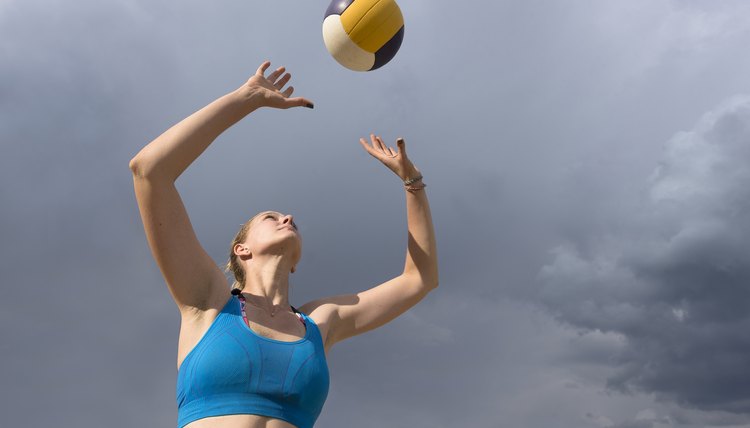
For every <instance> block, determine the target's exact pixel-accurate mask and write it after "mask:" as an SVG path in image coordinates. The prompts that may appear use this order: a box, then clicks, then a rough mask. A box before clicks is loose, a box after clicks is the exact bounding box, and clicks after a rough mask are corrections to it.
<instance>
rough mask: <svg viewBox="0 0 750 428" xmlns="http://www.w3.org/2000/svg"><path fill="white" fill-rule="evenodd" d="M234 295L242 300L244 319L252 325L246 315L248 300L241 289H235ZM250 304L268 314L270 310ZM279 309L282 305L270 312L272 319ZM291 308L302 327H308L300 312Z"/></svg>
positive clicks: (233, 290)
mask: <svg viewBox="0 0 750 428" xmlns="http://www.w3.org/2000/svg"><path fill="white" fill-rule="evenodd" d="M232 295H234V296H237V298H238V299H239V300H240V304H241V305H240V306H241V312H242V318H243V319H244V320H245V324H248V325H250V324H249V323H248V321H247V314H246V313H245V304H246V303H247V299H246V298H245V296H244V295H243V294H242V292H241V291H240V290H239V289H237V288H233V289H232ZM250 304H251V305H253V306H255V307H256V308H260V309H263V310H264V311H266V312H268V309H266V308H264V307H262V306H258V305H257V304H255V303H253V302H250ZM279 307H281V305H278V306H274V308H273V310H272V311H271V312H270V314H271V316H272V317H273V316H276V311H277V310H278V308H279ZM289 307H290V308H291V309H292V312H294V314H295V315H297V318H298V319H299V321H300V322H301V323H302V325H306V324H305V320H304V318H303V317H302V315H301V314H300V313H299V311H297V309H295V308H294V306H292V305H289Z"/></svg>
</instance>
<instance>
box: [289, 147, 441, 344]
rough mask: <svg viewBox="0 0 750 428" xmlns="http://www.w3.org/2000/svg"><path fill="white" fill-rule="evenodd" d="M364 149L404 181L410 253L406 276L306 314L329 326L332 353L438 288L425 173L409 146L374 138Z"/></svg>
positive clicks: (310, 306)
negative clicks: (414, 161)
mask: <svg viewBox="0 0 750 428" xmlns="http://www.w3.org/2000/svg"><path fill="white" fill-rule="evenodd" d="M360 144H361V145H362V147H363V148H364V149H365V150H366V151H367V152H368V153H369V154H370V155H372V156H373V157H374V158H376V159H378V160H379V161H381V162H382V163H383V164H384V165H385V166H386V167H388V168H389V169H390V170H391V171H393V172H394V173H395V174H396V175H397V176H398V177H399V178H400V179H401V180H402V181H404V187H405V193H406V217H407V230H408V238H407V248H406V262H405V263H404V271H403V273H401V275H399V276H397V277H395V278H393V279H391V280H389V281H386V282H384V283H382V284H380V285H378V286H375V287H373V288H370V289H369V290H365V291H362V292H360V293H356V294H349V295H340V296H333V297H328V298H324V299H320V300H316V301H313V302H310V303H307V304H305V305H303V306H302V307H300V309H301V310H302V311H303V312H305V313H307V314H309V315H310V316H311V317H313V319H315V320H316V321H319V322H320V323H321V324H323V325H322V326H321V327H323V329H324V330H325V331H326V332H327V334H326V348H329V347H330V346H332V345H333V344H334V343H336V342H340V341H342V340H344V339H346V338H349V337H352V336H356V335H358V334H362V333H364V332H366V331H369V330H372V329H374V328H377V327H380V326H382V325H383V324H386V323H387V322H389V321H391V320H393V319H394V318H396V317H397V316H399V315H401V314H402V313H404V312H406V311H407V310H408V309H409V308H411V307H412V306H414V305H416V304H417V303H418V302H419V301H420V300H422V299H423V298H424V297H425V296H426V295H427V293H429V292H430V291H432V290H434V289H435V288H436V287H437V286H438V261H437V245H436V243H435V231H434V228H433V225H432V215H431V213H430V204H429V202H428V201H427V193H426V190H425V185H424V183H422V178H421V174H420V172H419V170H418V169H417V168H416V167H415V166H414V165H413V164H412V162H411V161H410V160H409V158H408V157H407V155H406V143H405V142H404V140H403V139H402V138H399V139H398V140H397V141H396V144H397V148H396V149H395V150H394V149H393V148H390V147H388V146H387V145H386V144H385V143H384V142H383V140H382V139H381V138H380V137H378V136H375V135H370V143H369V144H368V142H367V141H366V140H365V139H360Z"/></svg>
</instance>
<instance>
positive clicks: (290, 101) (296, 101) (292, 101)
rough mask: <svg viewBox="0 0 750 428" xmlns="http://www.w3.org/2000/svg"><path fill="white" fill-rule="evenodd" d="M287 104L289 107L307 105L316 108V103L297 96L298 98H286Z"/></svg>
mask: <svg viewBox="0 0 750 428" xmlns="http://www.w3.org/2000/svg"><path fill="white" fill-rule="evenodd" d="M286 106H287V107H307V108H315V104H314V103H313V102H312V101H310V100H308V99H307V98H302V97H297V98H287V99H286Z"/></svg>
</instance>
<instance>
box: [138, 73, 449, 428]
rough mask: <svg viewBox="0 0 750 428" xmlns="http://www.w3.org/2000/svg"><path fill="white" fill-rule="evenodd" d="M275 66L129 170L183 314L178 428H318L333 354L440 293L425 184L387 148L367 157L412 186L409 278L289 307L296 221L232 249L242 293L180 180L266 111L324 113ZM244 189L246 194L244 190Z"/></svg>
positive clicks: (262, 218)
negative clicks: (216, 257)
mask: <svg viewBox="0 0 750 428" xmlns="http://www.w3.org/2000/svg"><path fill="white" fill-rule="evenodd" d="M269 66H270V62H268V61H266V62H264V63H263V64H262V65H261V66H260V67H259V68H258V70H257V72H256V73H255V75H254V76H252V77H251V78H250V79H249V80H248V81H247V82H246V83H245V84H244V85H242V86H241V87H240V88H239V89H237V90H235V91H233V92H231V93H229V94H227V95H224V96H223V97H221V98H219V99H217V100H216V101H214V102H212V103H211V104H209V105H208V106H206V107H204V108H203V109H201V110H199V111H198V112H196V113H194V114H192V115H191V116H190V117H188V118H186V119H184V120H183V121H181V122H180V123H178V124H177V125H175V126H173V127H172V128H170V129H169V130H168V131H166V132H165V133H164V134H162V135H161V136H159V137H158V138H156V139H155V140H154V141H152V142H151V143H150V144H148V145H147V146H146V147H144V148H143V149H142V150H141V151H140V153H138V154H137V155H136V156H135V158H133V160H131V162H130V169H131V170H132V172H133V182H134V186H135V194H136V198H137V200H138V207H139V209H140V212H141V218H142V220H143V225H144V228H145V231H146V237H147V238H148V243H149V246H150V247H151V251H152V253H153V256H154V258H155V259H156V262H157V264H158V265H159V268H160V269H161V272H162V274H163V275H164V279H165V280H166V282H167V286H168V287H169V291H170V293H171V295H172V297H173V298H174V301H175V303H176V304H177V306H178V308H179V310H180V314H181V326H180V336H179V344H178V351H177V367H178V379H177V401H178V409H179V410H178V419H179V421H178V425H179V426H180V427H186V426H187V427H189V428H205V427H211V428H261V427H264V428H292V427H297V428H305V427H311V426H312V425H313V424H314V422H315V420H316V418H317V417H318V415H319V414H320V411H321V409H322V406H323V402H324V401H325V398H326V395H327V393H328V367H327V364H326V359H325V354H326V353H327V352H328V351H329V350H330V349H331V347H332V346H333V345H334V344H336V343H337V342H340V341H342V340H344V339H346V338H349V337H352V336H355V335H357V334H361V333H364V332H366V331H368V330H372V329H374V328H376V327H379V326H381V325H383V324H385V323H387V322H389V321H391V320H392V319H394V318H396V317H397V316H398V315H400V314H402V313H403V312H404V311H406V310H407V309H409V308H410V307H412V306H414V305H415V304H416V303H417V302H419V301H420V300H421V299H422V298H423V297H424V296H425V295H426V294H427V293H428V292H429V291H430V290H432V289H434V288H435V287H437V284H438V269H437V255H436V247H435V237H434V232H433V227H432V220H431V216H430V208H429V204H428V202H427V196H426V195H425V190H424V187H425V185H424V184H423V183H422V181H421V180H422V178H421V175H420V174H419V171H418V170H417V168H415V167H414V165H413V164H412V163H411V161H409V159H408V157H407V156H406V151H405V143H404V141H403V139H399V140H398V141H397V144H398V147H397V148H396V149H393V148H390V147H387V146H386V145H385V144H384V143H383V140H382V139H380V137H376V136H374V135H371V136H370V141H369V142H367V141H366V140H365V139H360V144H361V145H362V147H363V148H364V149H365V150H366V151H367V152H368V153H370V154H371V155H372V156H373V157H375V158H376V159H378V160H380V161H381V162H382V163H383V164H385V166H387V167H388V168H389V169H390V170H391V171H393V172H394V173H395V174H396V175H398V176H399V178H401V179H402V180H403V181H404V183H405V189H406V208H407V222H408V232H409V234H408V246H407V252H406V263H405V265H404V271H403V273H402V274H401V275H399V276H397V277H395V278H393V279H391V280H389V281H386V282H384V283H383V284H380V285H378V286H376V287H373V288H371V289H369V290H366V291H363V292H360V293H356V294H350V295H340V296H332V297H326V298H322V299H319V300H314V301H311V302H309V303H306V304H304V305H302V306H300V307H299V310H297V309H296V308H294V307H292V306H291V305H290V304H289V274H291V273H292V272H294V270H295V266H296V265H297V263H298V262H299V260H300V256H301V248H302V247H301V239H300V235H299V232H298V231H297V228H296V225H295V223H294V218H293V217H292V215H291V214H282V213H278V212H274V211H266V212H262V213H260V214H259V215H256V216H255V217H253V218H252V219H251V220H250V221H248V222H247V223H246V224H245V225H243V227H242V229H241V230H240V231H239V233H238V234H237V236H236V237H235V239H234V241H233V242H232V246H231V249H230V261H229V264H228V265H229V266H228V268H229V269H230V270H231V271H232V273H233V274H234V276H235V282H234V286H233V287H231V288H232V290H231V293H230V286H229V284H228V282H227V279H226V277H225V276H224V273H223V272H222V271H221V269H219V268H218V267H217V266H216V265H215V264H214V261H213V260H212V259H211V258H210V257H209V256H208V254H206V252H205V251H204V250H203V248H202V247H201V245H200V243H199V242H198V240H197V238H196V236H195V233H194V232H193V229H192V226H191V225H190V220H189V219H188V215H187V212H186V211H185V207H184V205H183V204H182V201H181V199H180V196H179V194H178V192H177V189H176V188H175V180H176V179H177V177H179V176H180V174H182V172H183V171H184V170H185V169H186V168H187V167H188V166H189V165H190V164H191V163H192V162H193V161H194V160H195V159H196V158H197V157H198V156H200V154H201V153H202V152H203V151H204V150H205V149H206V148H207V147H208V146H209V144H211V142H213V140H214V139H215V138H216V137H218V136H219V134H221V133H222V132H223V131H224V130H226V129H227V128H229V127H230V126H232V125H233V124H234V123H236V122H237V121H239V120H240V119H242V118H243V117H245V116H246V115H248V114H250V113H251V112H253V111H255V110H256V109H258V108H260V107H272V108H279V109H287V108H290V107H301V106H305V107H309V108H313V104H312V102H310V101H309V100H307V99H305V98H301V97H296V98H292V97H291V95H292V92H293V91H294V89H293V88H292V87H291V86H289V87H286V89H285V86H286V85H287V83H289V80H290V78H291V76H290V74H289V73H285V69H284V67H280V68H278V69H276V70H275V71H273V72H271V73H270V74H269V75H268V76H265V73H266V70H267V69H268V68H269ZM238 185H239V184H238Z"/></svg>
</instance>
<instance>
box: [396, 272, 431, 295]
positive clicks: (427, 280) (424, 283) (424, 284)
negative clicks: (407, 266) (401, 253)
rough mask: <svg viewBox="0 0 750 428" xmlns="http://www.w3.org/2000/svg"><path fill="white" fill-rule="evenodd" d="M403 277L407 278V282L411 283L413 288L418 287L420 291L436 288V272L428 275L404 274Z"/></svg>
mask: <svg viewBox="0 0 750 428" xmlns="http://www.w3.org/2000/svg"><path fill="white" fill-rule="evenodd" d="M404 275H405V276H406V277H407V278H409V281H410V282H411V283H413V284H414V285H415V286H418V287H419V288H421V289H424V290H426V291H432V290H434V289H436V288H437V287H438V283H439V281H438V274H437V272H434V273H430V274H424V273H420V272H416V273H409V272H404Z"/></svg>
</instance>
